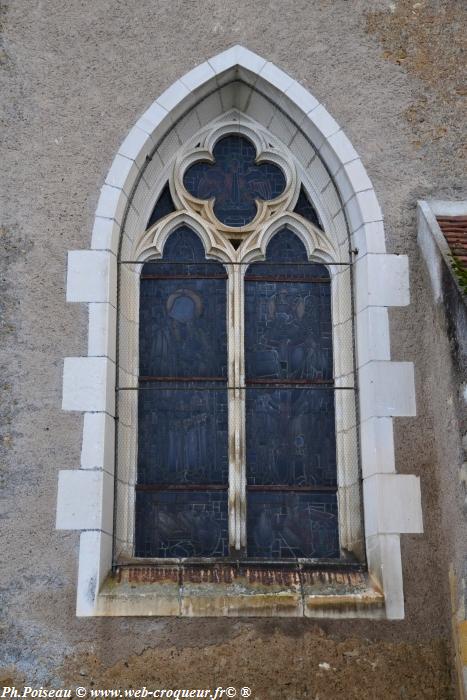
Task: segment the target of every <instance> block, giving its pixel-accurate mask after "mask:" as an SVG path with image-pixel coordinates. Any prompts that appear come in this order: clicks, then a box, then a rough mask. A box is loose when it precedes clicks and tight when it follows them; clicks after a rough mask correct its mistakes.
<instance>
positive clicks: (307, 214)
mask: <svg viewBox="0 0 467 700" xmlns="http://www.w3.org/2000/svg"><path fill="white" fill-rule="evenodd" d="M294 212H295V213H296V214H300V216H303V218H304V219H307V220H308V221H311V223H312V224H314V225H315V226H317V227H318V228H320V229H321V230H323V227H322V226H321V222H320V220H319V218H318V214H317V213H316V209H315V208H314V206H313V205H312V203H311V202H310V200H309V198H308V195H307V193H306V192H305V190H304V189H303V187H301V188H300V194H299V196H298V199H297V203H296V205H295V209H294Z"/></svg>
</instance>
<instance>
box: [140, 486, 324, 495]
mask: <svg viewBox="0 0 467 700" xmlns="http://www.w3.org/2000/svg"><path fill="white" fill-rule="evenodd" d="M246 488H247V491H261V492H265V493H266V492H269V493H272V492H278V491H279V492H281V491H283V492H286V493H293V492H297V493H337V490H338V489H337V486H315V485H314V486H302V485H297V486H296V485H293V484H247V487H246ZM228 489H229V485H228V484H136V485H135V490H136V491H138V492H149V493H157V492H159V491H228Z"/></svg>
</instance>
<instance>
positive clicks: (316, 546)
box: [247, 492, 339, 559]
mask: <svg viewBox="0 0 467 700" xmlns="http://www.w3.org/2000/svg"><path fill="white" fill-rule="evenodd" d="M337 532H338V524H337V499H336V494H311V493H264V492H263V493H249V495H248V518H247V537H248V556H250V557H258V558H266V559H294V558H296V557H306V558H313V557H338V556H339V540H338V534H337Z"/></svg>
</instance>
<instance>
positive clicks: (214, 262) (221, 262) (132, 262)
mask: <svg viewBox="0 0 467 700" xmlns="http://www.w3.org/2000/svg"><path fill="white" fill-rule="evenodd" d="M148 263H151V264H154V263H160V264H162V265H246V266H247V267H249V266H250V265H256V264H257V263H258V264H260V265H268V266H269V265H270V266H272V267H274V266H276V265H277V266H279V267H282V266H286V265H288V266H292V267H299V266H303V265H305V266H308V265H324V266H326V265H340V266H345V267H350V266H351V265H353V263H352V262H323V261H321V260H304V261H302V262H286V261H284V262H277V261H274V260H272V261H268V260H254V261H253V262H238V261H237V260H198V261H197V262H193V260H187V261H183V260H164V259H163V258H158V259H157V260H119V261H118V265H146V264H148Z"/></svg>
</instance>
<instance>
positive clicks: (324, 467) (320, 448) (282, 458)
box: [246, 387, 336, 487]
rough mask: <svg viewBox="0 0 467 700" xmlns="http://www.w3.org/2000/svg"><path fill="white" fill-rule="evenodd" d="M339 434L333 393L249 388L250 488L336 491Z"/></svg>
mask: <svg viewBox="0 0 467 700" xmlns="http://www.w3.org/2000/svg"><path fill="white" fill-rule="evenodd" d="M334 430H335V429H334V390H333V389H315V388H300V389H262V388H261V389H260V388H256V387H255V388H252V389H248V390H247V400H246V444H247V481H248V484H263V485H266V484H285V485H290V486H293V485H295V486H325V487H328V486H336V442H335V433H334Z"/></svg>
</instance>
